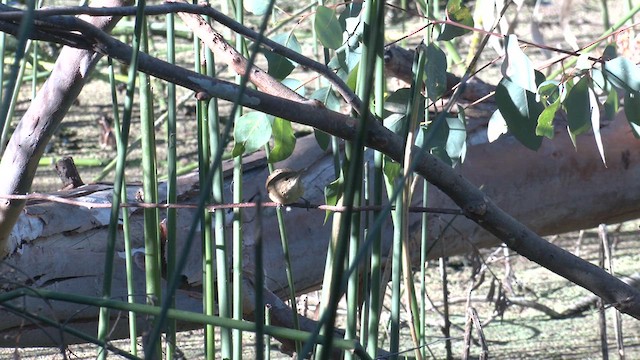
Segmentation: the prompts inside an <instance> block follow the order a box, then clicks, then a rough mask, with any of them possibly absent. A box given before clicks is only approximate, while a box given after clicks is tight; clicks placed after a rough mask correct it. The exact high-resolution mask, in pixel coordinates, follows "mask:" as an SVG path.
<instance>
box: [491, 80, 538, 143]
mask: <svg viewBox="0 0 640 360" xmlns="http://www.w3.org/2000/svg"><path fill="white" fill-rule="evenodd" d="M495 98H496V104H497V105H498V110H500V113H501V114H502V117H503V118H504V120H505V121H506V123H507V126H508V127H509V131H510V132H511V133H512V134H513V136H515V137H516V139H518V141H520V143H522V144H523V145H524V146H526V147H528V148H529V149H531V150H537V149H538V148H539V147H540V145H541V144H542V137H540V136H538V135H536V126H537V125H538V117H539V116H540V114H541V113H542V111H543V110H544V106H542V104H540V103H539V102H537V101H536V100H535V94H534V93H532V92H530V91H527V90H525V89H524V88H522V87H521V86H518V85H517V84H515V83H513V82H512V81H510V80H509V79H507V78H503V79H502V80H501V81H500V83H499V84H498V86H497V87H496V95H495Z"/></svg>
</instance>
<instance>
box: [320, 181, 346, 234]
mask: <svg viewBox="0 0 640 360" xmlns="http://www.w3.org/2000/svg"><path fill="white" fill-rule="evenodd" d="M343 192H344V178H343V176H342V173H341V174H340V176H339V177H338V178H337V179H335V180H333V181H332V182H331V183H330V184H329V185H327V186H325V187H324V201H325V203H326V204H327V205H330V206H335V205H337V204H338V199H340V197H341V196H342V193H343ZM331 213H332V212H331V211H328V210H327V211H326V213H325V217H324V223H325V224H326V223H327V220H328V219H329V216H330V215H331Z"/></svg>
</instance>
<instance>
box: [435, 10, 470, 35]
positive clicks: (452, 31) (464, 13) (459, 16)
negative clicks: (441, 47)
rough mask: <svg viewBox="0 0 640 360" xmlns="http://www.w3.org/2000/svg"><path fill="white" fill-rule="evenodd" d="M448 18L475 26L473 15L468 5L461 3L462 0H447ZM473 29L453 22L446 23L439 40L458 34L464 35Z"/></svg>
mask: <svg viewBox="0 0 640 360" xmlns="http://www.w3.org/2000/svg"><path fill="white" fill-rule="evenodd" d="M447 20H449V21H451V22H454V23H458V24H462V25H465V26H468V27H473V16H472V14H471V11H470V10H469V8H468V7H466V6H464V5H462V4H461V1H460V0H449V2H447ZM470 31H471V30H468V29H465V28H461V27H458V26H456V25H453V24H444V27H443V28H442V32H441V33H440V36H438V40H440V41H447V40H451V39H453V38H456V37H458V36H462V35H464V34H466V33H468V32H470Z"/></svg>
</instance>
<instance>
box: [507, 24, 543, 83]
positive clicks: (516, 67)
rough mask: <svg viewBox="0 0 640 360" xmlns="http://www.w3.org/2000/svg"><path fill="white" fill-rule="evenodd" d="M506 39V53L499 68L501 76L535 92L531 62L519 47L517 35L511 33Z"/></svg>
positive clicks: (534, 78)
mask: <svg viewBox="0 0 640 360" xmlns="http://www.w3.org/2000/svg"><path fill="white" fill-rule="evenodd" d="M506 41H507V44H506V53H505V58H504V62H503V63H502V69H501V70H502V76H504V77H506V78H507V79H509V80H510V81H511V82H513V83H514V84H516V85H518V86H520V87H521V88H523V89H525V90H527V91H531V92H536V90H537V86H536V75H535V72H534V69H533V63H532V62H531V60H529V57H527V55H525V54H524V52H522V49H520V45H519V43H518V37H517V36H515V35H513V34H512V35H509V37H508V38H507V39H506Z"/></svg>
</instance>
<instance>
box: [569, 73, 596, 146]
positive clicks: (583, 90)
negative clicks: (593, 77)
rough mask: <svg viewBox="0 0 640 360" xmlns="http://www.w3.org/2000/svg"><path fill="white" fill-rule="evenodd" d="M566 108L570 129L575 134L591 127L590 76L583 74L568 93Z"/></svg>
mask: <svg viewBox="0 0 640 360" xmlns="http://www.w3.org/2000/svg"><path fill="white" fill-rule="evenodd" d="M564 109H565V110H566V112H567V122H568V123H569V131H571V133H572V134H573V135H580V134H582V133H583V132H585V131H587V130H589V128H590V127H591V122H590V121H589V119H590V118H591V112H592V108H591V102H590V101H589V78H588V77H586V76H583V77H582V79H580V81H578V82H577V83H576V84H575V85H574V86H573V87H572V88H571V91H569V94H567V98H566V99H565V100H564ZM595 111H598V109H595Z"/></svg>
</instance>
